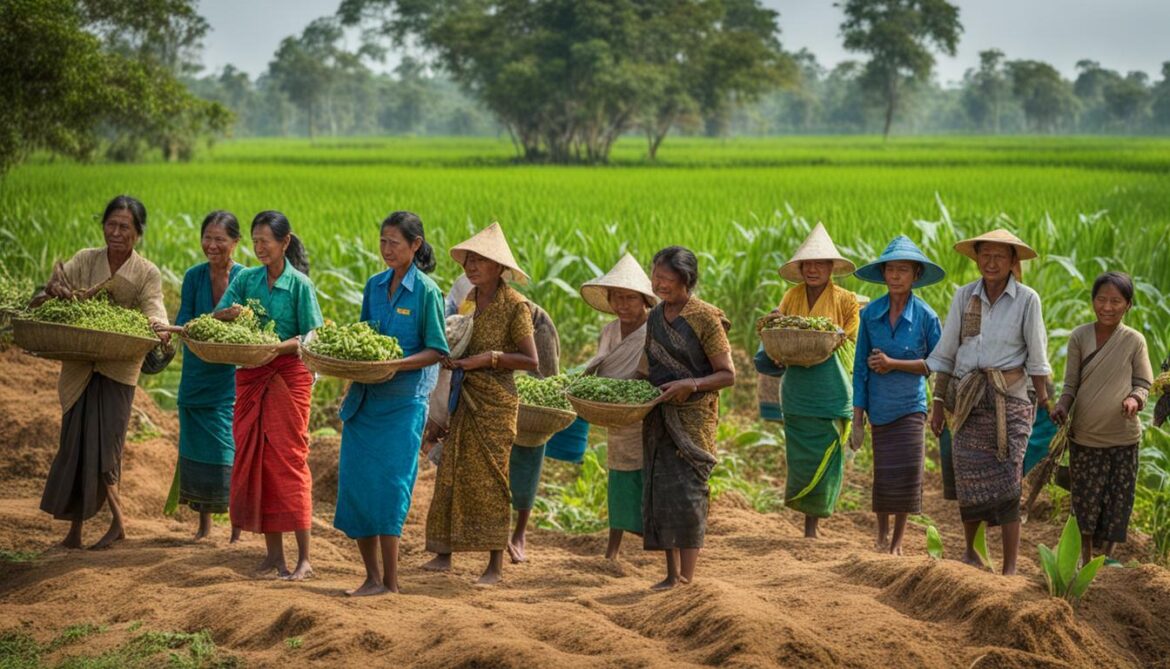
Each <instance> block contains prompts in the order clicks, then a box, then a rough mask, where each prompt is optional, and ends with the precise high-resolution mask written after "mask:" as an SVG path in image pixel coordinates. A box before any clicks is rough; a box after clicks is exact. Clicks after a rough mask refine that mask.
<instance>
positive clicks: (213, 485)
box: [179, 456, 232, 513]
mask: <svg viewBox="0 0 1170 669" xmlns="http://www.w3.org/2000/svg"><path fill="white" fill-rule="evenodd" d="M231 490H232V466H231V465H211V464H207V463H206V462H196V461H194V460H191V459H188V458H184V457H182V456H179V504H186V505H187V506H189V507H191V509H192V510H194V511H198V512H200V513H227V512H228V502H229V501H230V498H231Z"/></svg>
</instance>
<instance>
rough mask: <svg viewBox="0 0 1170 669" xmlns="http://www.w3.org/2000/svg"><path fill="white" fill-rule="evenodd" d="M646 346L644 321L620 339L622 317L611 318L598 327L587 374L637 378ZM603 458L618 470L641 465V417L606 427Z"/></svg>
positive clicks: (616, 377) (613, 468)
mask: <svg viewBox="0 0 1170 669" xmlns="http://www.w3.org/2000/svg"><path fill="white" fill-rule="evenodd" d="M645 347H646V325H645V323H643V324H642V327H640V328H638V329H637V330H634V331H633V332H631V333H630V334H629V335H627V336H626V338H625V339H622V324H621V321H616V320H615V321H613V322H612V323H610V324H608V325H606V326H605V327H604V328H602V329H601V338H600V341H598V343H597V355H595V356H593V359H592V360H590V361H589V363H588V364H587V365H586V366H585V372H586V373H587V374H596V375H597V376H602V377H605V378H609V379H637V378H641V377H642V376H643V375H642V374H639V372H638V365H639V362H640V361H641V360H642V356H643V351H644V349H645ZM606 453H607V455H606V460H607V463H606V464H607V465H608V466H609V468H610V469H612V470H614V471H619V472H628V471H637V470H639V469H641V468H642V421H637V422H635V423H632V424H630V425H626V426H625V427H614V428H609V429H608V441H607V446H606Z"/></svg>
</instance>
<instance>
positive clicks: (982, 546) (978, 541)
mask: <svg viewBox="0 0 1170 669" xmlns="http://www.w3.org/2000/svg"><path fill="white" fill-rule="evenodd" d="M972 543H973V548H974V549H975V554H976V555H978V556H979V561H980V562H981V563H983V567H984V568H985V569H991V570H992V571H994V570H995V565H994V564H992V562H991V553H990V552H989V551H988V550H987V523H984V522H980V523H979V529H977V530H975V541H974V542H972Z"/></svg>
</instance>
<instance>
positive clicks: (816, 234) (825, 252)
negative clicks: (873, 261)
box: [780, 223, 857, 283]
mask: <svg viewBox="0 0 1170 669" xmlns="http://www.w3.org/2000/svg"><path fill="white" fill-rule="evenodd" d="M805 260H832V261H833V272H832V274H833V276H842V275H845V274H852V273H853V270H854V269H856V268H857V266H856V265H854V264H853V263H852V262H850V261H849V260H847V259H846V258H845V256H843V255H841V253H840V252H839V251H837V246H836V245H835V244H833V239H832V238H831V237H829V233H828V231H826V230H825V226H824V225H823V224H821V223H817V225H816V227H815V228H813V229H812V232H810V233H808V237H807V238H806V239H805V240H804V242H803V243H802V244H801V245H800V248H798V249H796V253H794V254H792V257H791V258H789V259H788V262H786V263H784V264H783V265H781V266H780V276H781V277H783V278H784V279H785V280H787V281H791V282H792V283H800V282H801V281H804V278H803V277H801V276H800V263H802V262H804V261H805Z"/></svg>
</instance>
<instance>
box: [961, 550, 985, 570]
mask: <svg viewBox="0 0 1170 669" xmlns="http://www.w3.org/2000/svg"><path fill="white" fill-rule="evenodd" d="M959 560H960V561H961V562H962V563H963V564H968V565H971V566H972V567H978V568H979V569H986V567H984V566H983V560H980V559H979V554H978V553H975V552H974V551H965V552H964V553H963V557H961V558H959Z"/></svg>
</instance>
